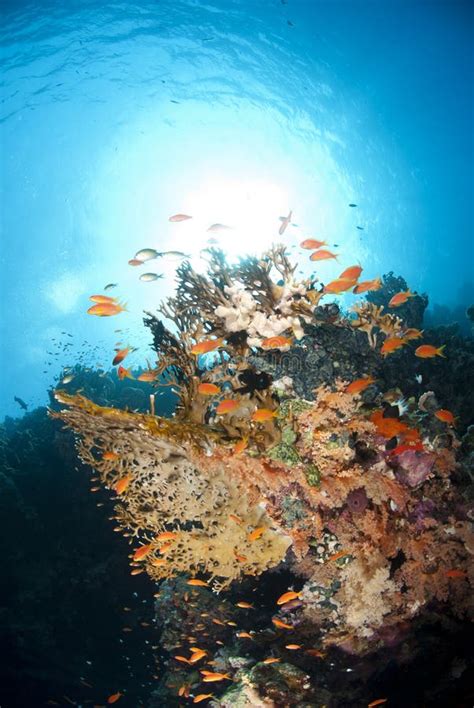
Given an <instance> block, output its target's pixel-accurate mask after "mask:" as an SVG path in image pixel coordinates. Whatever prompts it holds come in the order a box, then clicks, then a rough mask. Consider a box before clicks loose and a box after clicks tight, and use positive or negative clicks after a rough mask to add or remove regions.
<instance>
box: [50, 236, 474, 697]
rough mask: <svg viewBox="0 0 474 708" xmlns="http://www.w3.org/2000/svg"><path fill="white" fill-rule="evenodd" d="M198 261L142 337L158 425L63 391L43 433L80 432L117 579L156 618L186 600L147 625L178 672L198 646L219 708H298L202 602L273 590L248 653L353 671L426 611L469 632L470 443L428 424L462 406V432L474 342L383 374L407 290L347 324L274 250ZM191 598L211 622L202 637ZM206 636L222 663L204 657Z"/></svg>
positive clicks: (395, 282)
mask: <svg viewBox="0 0 474 708" xmlns="http://www.w3.org/2000/svg"><path fill="white" fill-rule="evenodd" d="M208 257H209V263H208V271H207V274H200V273H197V272H195V271H194V270H193V268H192V266H191V265H190V263H188V262H184V263H183V264H182V265H181V266H180V267H179V268H178V271H177V290H176V294H175V296H174V297H171V298H168V299H167V300H166V301H165V302H163V303H162V304H161V305H160V307H159V313H160V314H161V315H162V316H163V317H164V318H165V319H166V320H168V324H165V323H164V322H163V321H162V320H161V319H159V317H158V316H156V315H153V314H151V313H147V316H146V319H145V325H146V326H147V327H149V328H150V330H151V332H152V335H153V340H154V346H155V349H156V353H157V357H158V359H157V363H156V369H154V373H155V374H156V377H157V379H158V377H159V380H160V383H162V384H166V385H168V386H169V388H170V389H171V390H172V391H174V392H175V394H176V396H177V400H178V403H177V407H176V410H175V413H174V415H173V417H171V418H164V417H162V416H161V417H160V416H157V415H154V413H153V411H152V412H150V413H138V412H131V411H121V410H118V409H116V408H110V407H104V406H100V405H97V404H94V403H92V402H91V401H89V400H88V399H87V398H85V397H83V396H80V395H77V394H76V395H69V394H66V393H65V392H64V391H57V392H56V400H57V402H58V403H60V404H61V406H63V407H62V408H61V409H60V410H57V409H56V410H55V411H53V412H52V415H53V416H54V417H56V418H59V419H61V420H62V421H63V422H64V423H65V424H66V425H67V426H68V427H69V428H71V429H72V430H73V431H74V432H75V434H76V436H77V444H78V450H79V454H80V456H81V459H82V460H83V462H85V463H86V464H88V465H90V466H91V467H93V468H94V469H95V470H96V471H97V473H98V476H99V479H100V481H101V483H102V484H103V486H104V487H105V488H106V489H108V490H109V491H110V492H111V493H112V495H113V498H114V501H115V510H114V519H115V521H116V523H117V528H118V529H121V530H122V531H123V532H124V533H125V535H126V536H127V537H128V538H129V539H130V541H131V542H132V544H133V546H132V552H131V556H130V558H131V567H132V574H134V575H135V574H141V573H144V572H146V573H147V574H148V575H149V576H150V577H151V578H152V579H153V580H155V581H164V583H162V585H161V590H160V594H161V593H163V596H164V597H167V598H168V604H169V601H170V599H171V596H176V595H177V596H178V597H179V596H181V595H183V593H184V595H186V596H187V597H188V600H186V612H180V613H178V614H179V617H177V618H175V620H173V622H174V624H173V625H171V624H170V623H169V622H167V621H166V619H165V618H164V617H163V613H162V614H161V617H162V620H163V624H164V639H163V646H165V647H166V648H167V649H169V650H170V651H174V650H175V647H178V649H179V651H180V654H179V656H181V657H183V656H184V657H186V656H187V654H186V653H185V652H186V651H187V648H188V645H192V644H193V643H196V642H197V641H198V642H199V647H201V644H204V651H205V654H206V656H208V655H210V653H211V651H212V653H213V657H214V658H213V659H212V664H211V665H212V666H215V667H217V669H216V668H214V670H221V671H222V673H223V674H225V675H226V676H227V674H229V675H231V676H232V678H233V679H234V681H235V682H236V684H238V685H236V686H235V687H234V688H232V689H230V691H227V694H229V695H228V697H227V698H223V699H222V701H223V702H222V703H217V704H218V705H227V704H228V703H226V702H225V701H234V704H235V703H239V702H241V704H242V705H246V701H247V702H248V701H249V700H250V701H251V700H257V698H256V694H254V693H253V692H254V691H255V690H256V689H255V686H256V685H258V686H260V688H261V687H262V683H263V679H262V676H267V675H268V681H267V683H271V682H272V681H274V682H275V685H276V686H277V687H280V688H275V692H274V694H271V692H270V693H268V691H267V692H263V693H260V694H259V696H258V700H261V701H262V705H267V704H269V705H271V704H272V701H273V702H274V703H275V704H276V705H279V703H278V701H283V702H284V701H285V700H287V699H285V698H284V697H282V696H285V695H286V694H285V691H286V690H287V689H288V686H290V689H289V692H290V693H291V691H292V690H293V689H291V685H292V683H291V681H290V679H289V678H288V676H289V675H287V674H285V671H286V668H285V664H284V663H282V664H279V665H278V667H277V666H276V664H275V665H272V664H270V665H262V666H261V667H260V666H259V664H257V665H256V666H255V667H253V668H251V669H249V668H248V666H240V665H238V661H237V659H236V657H240V658H239V661H240V659H241V658H242V657H241V652H240V644H239V643H237V644H236V638H235V637H232V638H229V636H228V630H226V631H224V630H223V629H219V628H220V627H223V626H224V625H226V624H227V625H229V623H230V626H233V624H236V620H235V618H234V615H233V613H232V611H231V608H230V607H229V606H227V605H226V599H225V596H224V599H223V600H221V599H220V598H219V600H217V599H216V600H215V601H214V600H213V599H212V598H213V595H212V594H211V593H210V589H212V590H213V591H214V592H217V593H219V592H221V591H223V590H225V591H226V592H227V593H234V592H235V588H241V587H244V585H245V583H246V582H248V581H249V579H253V580H254V581H255V582H257V580H258V578H263V577H266V576H267V575H269V574H270V573H272V572H273V573H281V572H284V573H287V574H288V577H289V578H292V579H293V582H294V583H295V584H296V583H297V584H298V586H299V587H300V590H299V591H298V593H297V594H296V596H295V597H294V598H293V600H292V601H290V602H288V603H284V604H283V605H282V606H281V607H280V606H277V607H273V608H272V609H271V611H269V608H266V610H265V612H263V611H262V614H261V615H260V617H259V622H258V628H257V629H255V630H254V629H252V630H251V629H250V628H248V627H244V628H243V629H242V630H241V631H243V632H244V635H243V637H244V639H245V638H246V640H247V641H252V642H253V643H254V646H255V647H259V650H260V652H262V651H263V650H264V649H267V651H268V647H275V646H277V645H278V646H279V643H278V642H279V638H280V636H281V635H282V633H283V635H285V632H291V645H290V651H292V650H293V649H291V647H293V648H295V647H296V649H300V648H302V649H303V650H304V651H306V650H308V651H313V652H318V651H319V652H324V651H327V650H329V651H335V650H336V649H335V648H338V649H339V650H343V651H345V652H347V653H348V654H349V655H355V656H358V657H363V656H364V655H366V654H369V653H370V652H373V651H376V650H378V651H383V649H384V647H386V646H388V645H389V644H390V645H396V644H397V642H400V641H401V640H402V638H403V637H404V636H405V635H406V627H407V626H408V625H410V624H411V623H414V622H417V621H420V622H421V618H422V617H423V616H427V615H428V614H429V612H431V611H433V610H434V611H436V612H439V613H446V614H449V616H450V617H451V618H454V619H453V621H458V620H459V621H462V620H463V619H465V618H472V613H473V609H474V607H473V603H472V596H473V595H472V588H473V586H474V574H473V564H472V558H471V556H472V554H473V552H474V536H473V533H472V529H471V528H470V522H471V521H472V518H473V508H472V504H471V501H472V493H471V489H472V479H471V477H470V476H469V469H468V466H467V465H466V463H465V460H466V459H467V458H468V457H469V458H472V452H471V451H472V441H471V440H470V438H469V439H468V438H465V439H464V441H463V443H462V444H461V442H460V440H459V438H458V437H457V435H456V431H455V430H454V429H453V427H452V426H450V425H447V424H446V423H445V422H443V421H441V420H439V419H438V418H437V417H436V415H435V413H436V411H437V410H438V409H439V407H440V406H446V407H448V405H450V404H449V400H453V397H454V398H455V397H456V396H459V397H460V399H462V401H460V404H459V408H456V412H457V413H459V414H460V417H461V421H462V426H459V428H460V430H461V431H462V430H463V429H464V427H465V425H466V424H469V423H470V422H472V420H470V415H471V413H469V412H468V411H467V405H468V403H467V400H468V399H467V398H466V396H465V394H463V393H462V390H463V389H462V386H460V385H459V386H458V378H457V377H459V376H460V375H461V374H460V372H461V369H462V367H464V370H465V369H466V366H467V363H468V362H469V361H472V360H474V355H473V351H472V342H469V341H464V340H463V341H462V342H461V341H456V343H454V342H452V341H451V339H450V338H449V336H448V335H449V333H448V332H446V331H444V332H442V331H439V330H438V331H434V332H430V337H429V339H428V340H427V341H429V342H430V343H431V344H433V345H440V344H442V343H446V339H448V342H447V347H446V351H447V353H448V359H447V360H446V362H445V361H444V360H440V359H439V358H437V359H436V360H433V359H431V360H420V359H419V358H416V357H415V356H414V348H413V346H412V344H411V342H408V341H407V342H404V344H406V345H407V346H406V347H404V349H403V350H402V351H399V352H396V353H395V354H393V355H389V356H385V357H382V356H381V353H380V347H381V345H382V344H383V343H384V341H386V340H387V339H389V338H391V337H397V336H398V337H403V336H404V333H405V332H406V331H407V329H408V328H409V327H412V328H413V327H421V326H422V322H421V319H422V315H423V310H424V308H425V307H426V304H427V299H426V297H425V296H415V297H410V298H409V300H408V301H407V303H406V304H405V305H402V306H401V307H400V308H398V309H397V311H396V314H395V313H394V312H393V311H391V310H390V308H389V305H388V303H389V301H390V299H391V298H392V297H393V295H394V294H395V293H397V292H399V291H400V290H404V289H405V290H406V283H405V282H404V281H403V279H400V278H395V277H394V276H393V274H389V275H388V276H385V277H384V284H383V287H382V288H380V289H379V290H377V291H376V292H375V293H370V294H369V296H368V298H367V299H366V300H362V301H360V302H358V303H357V304H356V305H355V306H354V308H353V311H352V312H350V313H348V315H344V314H343V313H342V312H341V311H340V310H339V308H338V307H337V306H335V305H334V304H332V303H330V304H328V305H326V304H324V305H322V304H321V303H320V300H321V298H322V297H323V296H325V295H326V293H324V291H323V290H322V289H317V287H316V280H315V279H314V278H311V279H305V280H301V281H297V280H296V279H295V267H294V266H293V265H292V264H291V263H290V261H289V259H288V257H287V255H286V253H285V249H284V247H282V246H276V247H274V248H273V249H271V250H270V251H269V252H268V253H266V254H264V255H263V256H262V258H260V259H257V258H248V259H241V260H240V261H239V263H238V264H236V265H234V266H230V265H228V264H227V263H226V261H225V258H224V255H223V253H222V252H221V251H218V250H216V249H209V251H208ZM443 334H444V335H445V336H444V339H443ZM425 335H426V333H425ZM450 336H451V337H455V336H456V335H455V334H454V333H452V334H451V335H450ZM442 339H443V341H441V340H442ZM401 361H403V366H401V364H400V362H401ZM447 362H448V363H447ZM454 364H456V366H454ZM458 365H459V367H458ZM447 367H448V368H447ZM411 372H413V374H411ZM419 372H421V376H422V381H423V386H420V383H419ZM467 375H469V374H467ZM407 376H408V380H407ZM368 377H370V378H368ZM425 377H426V379H425ZM351 383H359V384H361V388H360V393H357V391H351V390H350V389H349V384H351ZM454 388H456V391H454ZM430 392H431V393H430ZM183 582H186V583H189V582H191V584H192V583H197V584H198V585H200V586H202V590H201V588H199V590H192V591H190V590H188V591H185V590H184V589H183V586H182V583H183ZM180 583H181V585H180ZM255 589H256V588H255ZM189 592H191V593H197V594H192V595H189ZM200 600H202V601H203V604H202V605H201V612H202V608H203V607H204V609H205V610H206V612H204V613H203V616H204V615H212V616H213V618H214V620H217V621H215V622H213V621H212V619H211V623H208V622H207V621H205V622H203V621H202V619H201V620H199V618H198V617H197V609H194V606H196V605H198V603H199V601H200ZM178 602H179V601H178ZM158 604H160V603H159V602H158ZM247 604H248V603H247ZM244 605H245V603H244ZM193 624H194V627H193ZM212 624H214V627H212ZM196 625H197V626H199V627H200V629H199V630H198V631H197V632H196V629H195V627H196ZM216 626H217V629H216ZM179 631H181V633H182V637H183V636H185V637H191V638H190V639H188V640H186V641H185V642H183V639H182V637H181V639H179V638H178V634H179ZM249 632H251V633H250V634H249ZM196 634H199V635H200V638H199V639H196V637H195V635H196ZM208 635H209V636H210V637H211V638H212V640H213V641H214V642H216V643H217V642H220V643H221V644H225V647H224V648H221V649H217V650H216V647H215V645H212V647H211V644H210V643H209V642H208V640H207V639H206V637H207V636H208ZM221 636H222V639H220V638H219V639H217V637H221ZM249 637H250V639H249ZM203 638H204V642H203ZM218 646H220V645H218ZM201 648H202V647H201ZM296 649H294V650H295V651H296ZM280 650H281V651H283V650H282V649H281V647H280ZM285 651H286V653H288V647H287V646H285ZM203 656H204V655H203ZM232 657H233V658H232ZM282 658H285V654H283V655H282V654H279V655H278V659H282ZM306 660H308V657H306ZM232 661H234V664H232ZM236 661H237V663H235V662H236ZM186 662H187V663H188V664H191V663H192V662H190V660H189V659H186V658H185V659H184V660H183V661H182V663H183V664H184V665H185V666H184V667H183V666H180V667H179V671H178V676H174V674H176V671H175V670H173V669H172V668H170V669H169V671H168V673H169V674H170V675H171V678H172V682H173V686H174V689H176V687H178V688H179V689H182V691H183V694H184V693H186V692H189V691H191V693H190V695H193V694H192V691H194V692H195V693H196V690H197V687H198V686H199V685H200V681H202V680H203V679H202V676H203V674H202V672H201V674H200V671H196V669H195V667H190V668H188V667H186ZM301 669H302V670H303V671H304V670H305V666H304V663H303V665H302V666H301ZM290 673H291V671H290ZM283 674H285V677H284V676H283ZM287 678H288V681H289V682H287ZM300 678H301V679H302V680H304V681H306V679H305V678H304V674H302V675H301V676H300ZM222 680H224V679H222ZM225 680H227V679H225ZM298 680H299V679H298ZM166 681H168V677H167V678H166V679H164V681H163V682H162V683H163V685H162V689H160V691H161V693H159V695H160V696H161V699H162V698H163V696H164V695H168V694H167V691H169V687H168V685H167V683H166ZM176 681H177V682H178V683H176ZM180 682H181V683H180ZM204 683H205V678H204ZM183 686H184V688H183ZM189 686H191V688H189ZM285 686H286V688H285ZM218 688H219V692H221V691H222V687H221V686H219V687H218ZM174 689H173V690H174ZM199 690H200V689H199ZM295 690H296V689H295ZM318 690H319V689H318ZM279 691H280V693H279ZM305 691H307V693H306V695H305V696H304V697H302V698H301V705H304V701H308V700H309V701H310V702H311V700H316V701H319V700H325V699H324V698H323V697H320V695H319V694H318V693H314V694H313V693H311V691H313V687H312V685H311V683H310V685H309V687H308V689H305ZM183 694H182V695H183ZM172 695H173V696H176V695H177V691H176V690H175V692H174V693H173V694H172ZM252 696H253V698H252ZM321 696H323V694H321ZM288 700H289V699H288ZM265 701H266V703H265ZM255 704H256V705H257V704H258V703H255ZM294 704H295V705H297V703H294ZM170 705H172V703H170Z"/></svg>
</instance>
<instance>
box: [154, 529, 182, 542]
mask: <svg viewBox="0 0 474 708" xmlns="http://www.w3.org/2000/svg"><path fill="white" fill-rule="evenodd" d="M177 535H178V534H176V533H175V532H174V531H162V532H161V533H159V534H158V536H156V538H155V541H173V540H174V539H175V538H176V536H177Z"/></svg>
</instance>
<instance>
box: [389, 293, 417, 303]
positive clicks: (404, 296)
mask: <svg viewBox="0 0 474 708" xmlns="http://www.w3.org/2000/svg"><path fill="white" fill-rule="evenodd" d="M410 297H415V293H412V292H411V291H410V290H405V291H402V292H399V293H397V294H396V295H394V296H393V297H392V298H391V300H390V301H389V303H388V306H389V307H400V305H404V304H405V302H406V301H407V300H408V298H410Z"/></svg>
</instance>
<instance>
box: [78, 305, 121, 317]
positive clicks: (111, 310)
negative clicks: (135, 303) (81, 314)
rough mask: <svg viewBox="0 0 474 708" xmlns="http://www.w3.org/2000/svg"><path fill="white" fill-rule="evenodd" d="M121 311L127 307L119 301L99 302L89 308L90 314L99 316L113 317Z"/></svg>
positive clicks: (88, 312)
mask: <svg viewBox="0 0 474 708" xmlns="http://www.w3.org/2000/svg"><path fill="white" fill-rule="evenodd" d="M120 312H126V309H125V307H124V306H122V305H120V303H118V302H99V303H97V305H93V306H92V307H89V309H88V310H87V314H88V315H97V317H111V316H112V315H118V314H120Z"/></svg>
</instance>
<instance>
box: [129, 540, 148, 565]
mask: <svg viewBox="0 0 474 708" xmlns="http://www.w3.org/2000/svg"><path fill="white" fill-rule="evenodd" d="M150 551H151V543H148V544H147V545H146V546H140V548H137V550H136V551H135V553H134V554H133V560H134V561H138V560H142V559H143V558H146V557H147V555H148V554H149V553H150Z"/></svg>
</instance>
